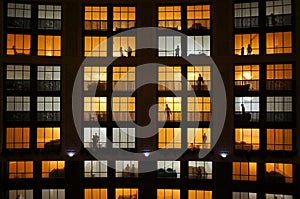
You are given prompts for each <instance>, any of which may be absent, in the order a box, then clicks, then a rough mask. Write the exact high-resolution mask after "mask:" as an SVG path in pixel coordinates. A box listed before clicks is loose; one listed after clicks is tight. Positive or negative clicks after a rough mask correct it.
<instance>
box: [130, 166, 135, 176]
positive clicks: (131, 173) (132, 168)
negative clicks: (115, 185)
mask: <svg viewBox="0 0 300 199" xmlns="http://www.w3.org/2000/svg"><path fill="white" fill-rule="evenodd" d="M134 170H135V167H134V164H132V166H131V172H130V176H131V177H134V172H135V171H134Z"/></svg>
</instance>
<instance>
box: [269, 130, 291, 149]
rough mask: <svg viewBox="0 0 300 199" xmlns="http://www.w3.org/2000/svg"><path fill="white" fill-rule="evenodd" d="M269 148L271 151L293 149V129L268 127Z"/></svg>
mask: <svg viewBox="0 0 300 199" xmlns="http://www.w3.org/2000/svg"><path fill="white" fill-rule="evenodd" d="M267 150H269V151H292V150H293V130H292V129H267Z"/></svg>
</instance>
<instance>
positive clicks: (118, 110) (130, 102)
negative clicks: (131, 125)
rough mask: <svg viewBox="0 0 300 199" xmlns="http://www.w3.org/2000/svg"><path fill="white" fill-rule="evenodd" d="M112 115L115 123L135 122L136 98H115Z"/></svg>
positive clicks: (113, 99)
mask: <svg viewBox="0 0 300 199" xmlns="http://www.w3.org/2000/svg"><path fill="white" fill-rule="evenodd" d="M112 115H113V120H114V121H131V120H133V121H134V120H135V98H134V97H113V98H112Z"/></svg>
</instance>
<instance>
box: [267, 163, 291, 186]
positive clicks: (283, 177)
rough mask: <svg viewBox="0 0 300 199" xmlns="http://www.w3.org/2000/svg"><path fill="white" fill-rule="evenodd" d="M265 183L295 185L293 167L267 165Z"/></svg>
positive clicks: (287, 165) (281, 164) (276, 164)
mask: <svg viewBox="0 0 300 199" xmlns="http://www.w3.org/2000/svg"><path fill="white" fill-rule="evenodd" d="M265 169H266V170H265V181H266V182H271V183H293V165H292V164H284V163H266V164H265Z"/></svg>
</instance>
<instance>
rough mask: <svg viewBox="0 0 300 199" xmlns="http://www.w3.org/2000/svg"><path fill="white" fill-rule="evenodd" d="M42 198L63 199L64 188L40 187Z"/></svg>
mask: <svg viewBox="0 0 300 199" xmlns="http://www.w3.org/2000/svg"><path fill="white" fill-rule="evenodd" d="M42 198H49V199H65V190H64V189H42Z"/></svg>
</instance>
